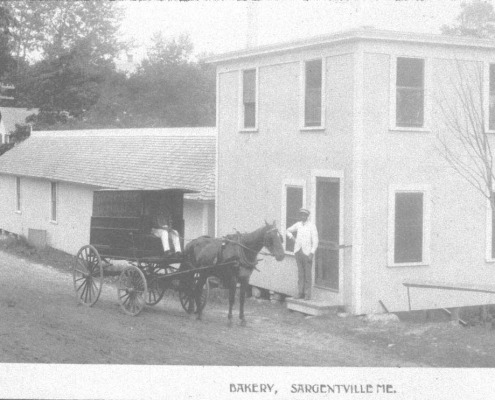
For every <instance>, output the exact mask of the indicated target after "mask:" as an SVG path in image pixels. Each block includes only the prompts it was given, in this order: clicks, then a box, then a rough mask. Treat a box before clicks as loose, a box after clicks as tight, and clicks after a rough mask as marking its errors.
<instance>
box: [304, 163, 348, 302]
mask: <svg viewBox="0 0 495 400" xmlns="http://www.w3.org/2000/svg"><path fill="white" fill-rule="evenodd" d="M318 178H333V179H338V180H339V203H340V204H339V245H342V244H344V171H342V170H328V169H315V170H311V199H312V201H311V210H310V211H311V215H313V219H312V222H313V223H315V224H316V182H317V179H318ZM343 267H344V254H343V252H342V251H341V250H339V290H338V291H337V290H335V289H331V288H328V287H325V286H320V285H316V284H315V282H316V257H314V258H313V265H312V280H313V282H312V286H313V287H316V288H318V289H324V290H328V291H331V292H333V293H336V294H337V293H338V294H339V297H340V296H342V293H343V288H344V286H343V284H344V276H343V275H344V274H343V271H344V268H343Z"/></svg>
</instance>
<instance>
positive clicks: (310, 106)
mask: <svg viewBox="0 0 495 400" xmlns="http://www.w3.org/2000/svg"><path fill="white" fill-rule="evenodd" d="M321 85H322V62H321V60H314V61H309V62H307V63H306V87H305V104H304V125H305V126H320V125H321V90H322V88H321Z"/></svg>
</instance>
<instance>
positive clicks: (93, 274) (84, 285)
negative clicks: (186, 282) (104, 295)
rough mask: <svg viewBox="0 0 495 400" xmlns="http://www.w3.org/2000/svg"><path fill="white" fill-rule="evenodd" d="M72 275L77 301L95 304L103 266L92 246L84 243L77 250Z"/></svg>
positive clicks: (90, 304) (101, 284)
mask: <svg viewBox="0 0 495 400" xmlns="http://www.w3.org/2000/svg"><path fill="white" fill-rule="evenodd" d="M72 277H73V282H74V290H75V291H76V294H77V295H78V296H77V298H78V301H79V302H80V303H82V304H85V305H87V306H92V305H93V304H95V303H96V302H97V301H98V298H99V297H100V294H101V289H102V286H103V266H102V262H101V258H100V255H99V254H98V251H97V250H96V249H95V248H94V247H93V246H91V245H86V246H83V247H82V248H81V249H80V250H79V252H78V253H77V255H76V257H75V263H74V266H73V271H72ZM81 281H82V282H81Z"/></svg>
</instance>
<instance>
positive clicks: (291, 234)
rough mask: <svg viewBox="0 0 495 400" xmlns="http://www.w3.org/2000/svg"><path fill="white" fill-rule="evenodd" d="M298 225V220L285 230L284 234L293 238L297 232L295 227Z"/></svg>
mask: <svg viewBox="0 0 495 400" xmlns="http://www.w3.org/2000/svg"><path fill="white" fill-rule="evenodd" d="M298 227H299V222H296V223H295V224H294V225H292V226H291V227H290V228H289V229H287V231H286V235H287V237H288V238H289V239H294V233H296V232H297V228H298Z"/></svg>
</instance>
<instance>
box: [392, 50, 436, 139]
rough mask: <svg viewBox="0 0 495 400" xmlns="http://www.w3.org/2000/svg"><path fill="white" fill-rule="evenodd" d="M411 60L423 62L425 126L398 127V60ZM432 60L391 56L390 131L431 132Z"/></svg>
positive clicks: (407, 56)
mask: <svg viewBox="0 0 495 400" xmlns="http://www.w3.org/2000/svg"><path fill="white" fill-rule="evenodd" d="M399 58H411V59H420V60H423V75H424V76H423V126H398V125H397V59H399ZM430 76H431V74H430V59H429V58H428V57H424V56H417V55H411V54H392V55H391V56H390V105H389V110H390V115H389V130H391V131H404V132H431V129H430V125H431V124H430V116H431V101H430V96H429V93H430V87H431V84H430Z"/></svg>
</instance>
